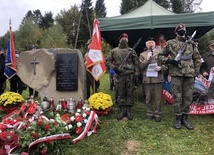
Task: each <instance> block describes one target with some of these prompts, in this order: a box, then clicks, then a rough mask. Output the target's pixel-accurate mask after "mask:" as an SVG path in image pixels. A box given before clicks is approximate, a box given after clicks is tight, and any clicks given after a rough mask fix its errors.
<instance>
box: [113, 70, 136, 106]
mask: <svg viewBox="0 0 214 155" xmlns="http://www.w3.org/2000/svg"><path fill="white" fill-rule="evenodd" d="M133 77H134V76H133V74H129V75H122V76H118V77H117V84H116V103H117V105H118V106H133V104H134V82H133V80H134V79H133Z"/></svg>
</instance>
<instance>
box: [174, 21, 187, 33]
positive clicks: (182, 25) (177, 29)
mask: <svg viewBox="0 0 214 155" xmlns="http://www.w3.org/2000/svg"><path fill="white" fill-rule="evenodd" d="M180 30H184V31H186V26H185V24H183V23H180V24H178V25H177V26H176V28H175V31H174V32H175V33H176V32H178V31H180Z"/></svg>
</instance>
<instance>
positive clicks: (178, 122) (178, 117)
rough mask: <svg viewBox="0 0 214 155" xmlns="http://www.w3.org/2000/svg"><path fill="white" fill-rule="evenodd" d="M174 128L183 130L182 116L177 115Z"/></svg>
mask: <svg viewBox="0 0 214 155" xmlns="http://www.w3.org/2000/svg"><path fill="white" fill-rule="evenodd" d="M174 128H175V129H181V115H176V119H175V123H174Z"/></svg>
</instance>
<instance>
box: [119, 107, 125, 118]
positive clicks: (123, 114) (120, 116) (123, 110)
mask: <svg viewBox="0 0 214 155" xmlns="http://www.w3.org/2000/svg"><path fill="white" fill-rule="evenodd" d="M125 115H126V109H125V107H123V106H120V111H119V114H118V115H117V120H121V119H123V117H124V116H125Z"/></svg>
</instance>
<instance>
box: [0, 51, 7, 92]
mask: <svg viewBox="0 0 214 155" xmlns="http://www.w3.org/2000/svg"><path fill="white" fill-rule="evenodd" d="M4 67H5V54H4V50H3V49H2V48H1V47H0V95H1V94H2V93H3V92H4V90H5V87H6V77H5V75H4Z"/></svg>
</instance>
